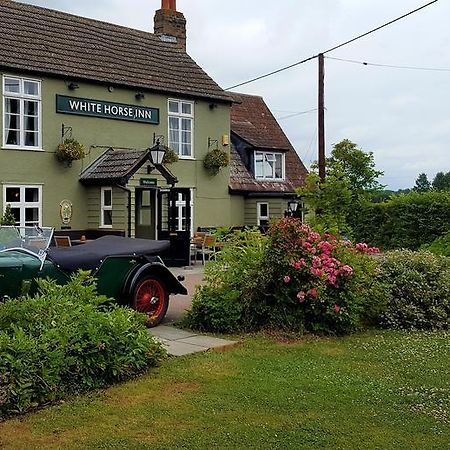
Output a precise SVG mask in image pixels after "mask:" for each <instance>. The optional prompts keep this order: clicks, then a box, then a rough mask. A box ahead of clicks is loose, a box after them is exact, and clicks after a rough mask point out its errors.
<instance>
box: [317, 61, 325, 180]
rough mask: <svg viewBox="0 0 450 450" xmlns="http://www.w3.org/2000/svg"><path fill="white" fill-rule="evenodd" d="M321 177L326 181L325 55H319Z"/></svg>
mask: <svg viewBox="0 0 450 450" xmlns="http://www.w3.org/2000/svg"><path fill="white" fill-rule="evenodd" d="M318 60H319V105H318V112H319V118H318V119H319V121H318V130H319V158H318V161H319V177H320V180H321V181H322V182H324V181H325V62H324V56H323V53H319V58H318Z"/></svg>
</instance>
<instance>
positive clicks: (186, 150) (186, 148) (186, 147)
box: [181, 143, 191, 156]
mask: <svg viewBox="0 0 450 450" xmlns="http://www.w3.org/2000/svg"><path fill="white" fill-rule="evenodd" d="M181 149H182V151H181V154H182V155H183V156H191V144H184V143H183V144H182V147H181Z"/></svg>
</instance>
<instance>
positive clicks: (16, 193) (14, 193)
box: [6, 187, 20, 203]
mask: <svg viewBox="0 0 450 450" xmlns="http://www.w3.org/2000/svg"><path fill="white" fill-rule="evenodd" d="M14 202H20V188H18V187H9V188H6V203H14Z"/></svg>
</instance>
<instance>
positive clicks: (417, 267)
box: [380, 250, 450, 329]
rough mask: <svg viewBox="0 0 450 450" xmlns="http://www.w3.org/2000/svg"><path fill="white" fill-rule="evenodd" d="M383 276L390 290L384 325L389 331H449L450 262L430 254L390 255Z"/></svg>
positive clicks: (384, 264) (385, 263) (405, 253)
mask: <svg viewBox="0 0 450 450" xmlns="http://www.w3.org/2000/svg"><path fill="white" fill-rule="evenodd" d="M380 277H382V278H383V280H384V281H385V283H387V285H388V288H389V296H390V298H389V302H388V305H387V311H386V312H385V314H383V315H382V317H381V321H382V324H383V325H384V326H386V327H390V328H413V329H448V328H449V326H450V259H448V258H446V257H440V256H436V255H433V254H432V253H429V252H424V251H422V252H412V251H408V250H404V251H399V250H397V251H393V252H389V253H387V254H385V255H383V257H382V266H381V273H380Z"/></svg>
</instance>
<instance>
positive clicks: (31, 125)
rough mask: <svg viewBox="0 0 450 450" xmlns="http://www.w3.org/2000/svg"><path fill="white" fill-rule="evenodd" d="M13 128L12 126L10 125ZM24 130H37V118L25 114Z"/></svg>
mask: <svg viewBox="0 0 450 450" xmlns="http://www.w3.org/2000/svg"><path fill="white" fill-rule="evenodd" d="M11 128H14V127H11ZM25 130H26V131H37V130H38V118H37V117H30V116H25Z"/></svg>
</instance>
